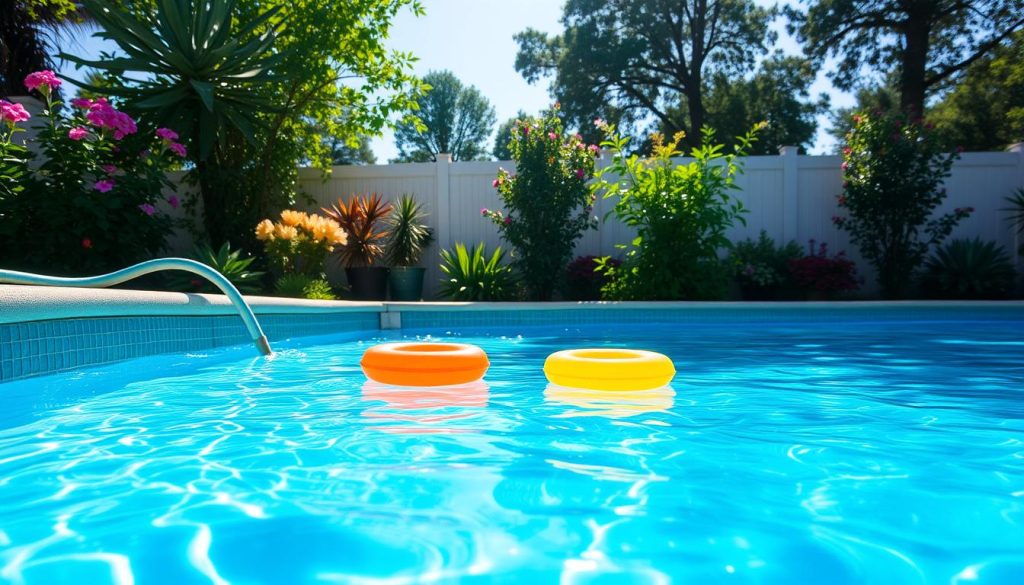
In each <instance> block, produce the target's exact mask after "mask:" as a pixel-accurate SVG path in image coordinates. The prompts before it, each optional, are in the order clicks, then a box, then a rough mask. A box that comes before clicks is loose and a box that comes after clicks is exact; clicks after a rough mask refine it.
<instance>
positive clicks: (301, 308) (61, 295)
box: [0, 285, 1024, 329]
mask: <svg viewBox="0 0 1024 585" xmlns="http://www.w3.org/2000/svg"><path fill="white" fill-rule="evenodd" d="M245 299H246V301H247V302H249V304H250V306H252V309H253V312H254V313H256V314H257V315H289V314H325V313H331V314H334V313H381V314H394V313H399V314H400V313H429V312H523V311H592V310H595V309H596V310H600V311H636V310H659V309H660V310H679V309H686V310H694V311H700V310H715V311H721V310H727V309H739V310H743V309H747V310H755V311H756V310H761V311H764V310H770V311H773V312H791V311H806V310H807V309H810V308H813V309H819V310H836V309H840V310H852V311H856V310H858V309H861V310H863V309H869V310H872V311H876V310H899V309H910V310H916V309H939V310H941V309H956V308H963V307H985V308H987V309H994V310H998V309H1009V310H1015V311H1016V310H1024V300H1008V301H926V300H913V301H756V302H747V301H555V302H443V301H420V302H394V301H315V300H306V299H290V298H280V297H264V296H246V297H245ZM234 314H236V311H235V309H234V307H233V306H232V305H231V303H230V301H228V299H227V297H225V296H224V295H217V294H201V293H178V292H163V291H147V290H129V289H90V288H71V287H69V288H55V287H45V286H21V285H0V324H10V323H26V322H31V321H43V320H55V319H77V318H89V317H125V316H133V317H135V316H168V317H188V316H212V315H234ZM400 323H401V320H400V316H397V317H396V316H392V317H388V316H382V317H381V328H385V329H391V328H398V327H400V326H401V324H400Z"/></svg>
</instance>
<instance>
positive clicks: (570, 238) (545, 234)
mask: <svg viewBox="0 0 1024 585" xmlns="http://www.w3.org/2000/svg"><path fill="white" fill-rule="evenodd" d="M509 146H510V149H511V152H512V158H513V160H515V161H516V173H515V174H511V173H509V172H508V171H506V170H504V169H501V170H500V171H499V172H498V177H497V178H496V179H494V183H493V185H494V187H495V188H496V189H497V190H498V196H499V197H501V200H502V202H503V203H504V206H505V210H504V212H502V211H491V210H488V209H482V210H481V214H482V215H483V216H484V217H487V218H489V219H491V221H493V222H494V223H495V224H496V225H497V226H498V230H499V232H500V233H501V237H502V239H504V240H505V241H506V242H508V243H509V244H510V245H511V246H512V247H513V248H514V249H515V254H514V256H513V264H514V265H515V266H516V268H517V269H518V270H519V273H520V274H521V276H522V282H523V285H524V286H525V287H526V295H527V297H528V298H530V299H531V300H539V301H546V300H550V299H551V297H552V295H553V294H554V292H555V289H556V288H557V286H558V284H559V281H560V280H561V278H562V274H563V273H564V271H565V266H566V264H568V262H569V259H570V258H572V251H573V248H574V247H575V246H576V240H578V239H580V237H582V236H583V232H584V231H585V230H586V229H588V228H592V227H596V223H595V221H594V219H593V218H592V212H593V208H592V207H591V206H592V204H593V196H592V195H591V193H590V189H589V188H588V186H587V181H588V180H590V179H591V178H592V177H593V175H594V157H595V155H596V154H597V153H598V151H599V149H598V148H597V146H593V145H591V146H587V145H586V144H585V143H584V142H583V139H582V137H581V136H580V135H579V134H575V135H566V133H565V131H564V129H563V127H562V120H561V119H560V118H559V116H558V106H557V105H556V106H555V107H554V108H553V109H552V110H551V111H549V112H548V113H547V114H546V115H545V116H544V117H543V118H526V119H523V120H519V121H517V122H516V124H515V129H514V131H513V135H512V141H511V144H510V145H509Z"/></svg>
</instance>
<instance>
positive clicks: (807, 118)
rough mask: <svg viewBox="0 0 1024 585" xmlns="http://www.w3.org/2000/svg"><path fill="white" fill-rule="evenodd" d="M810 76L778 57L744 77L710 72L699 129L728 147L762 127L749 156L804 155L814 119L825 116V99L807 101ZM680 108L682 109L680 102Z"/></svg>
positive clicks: (802, 64) (805, 67)
mask: <svg viewBox="0 0 1024 585" xmlns="http://www.w3.org/2000/svg"><path fill="white" fill-rule="evenodd" d="M814 76H815V70H814V68H813V67H812V66H811V64H810V63H809V62H808V61H807V60H805V59H801V58H799V57H787V56H784V55H782V54H781V53H776V54H774V55H772V57H771V58H769V59H766V60H765V61H764V62H763V63H762V64H761V66H760V67H759V69H758V71H757V72H756V73H755V74H753V75H751V76H750V77H749V78H745V79H737V80H734V79H732V78H731V77H730V76H728V75H726V74H725V73H716V74H714V75H713V76H711V78H710V79H709V80H708V86H707V89H706V90H705V92H704V104H705V107H706V108H707V114H706V122H705V124H706V125H707V126H710V127H711V128H714V129H715V131H716V134H717V136H718V137H719V138H720V139H721V141H722V143H723V144H725V145H726V146H727V147H732V146H734V145H736V137H738V136H743V135H744V134H745V133H746V132H747V131H748V130H750V128H752V127H753V126H754V125H756V124H758V123H759V122H767V123H768V124H767V126H766V127H765V128H763V129H762V130H761V131H760V133H759V134H758V140H757V142H755V143H753V144H752V145H751V146H750V147H749V148H748V149H747V151H748V153H749V154H778V152H779V148H780V147H782V146H798V147H800V148H801V149H802V150H805V151H806V150H807V149H808V148H809V147H810V146H811V145H812V142H813V140H814V136H815V133H816V132H817V129H818V122H817V116H818V115H819V114H822V113H824V112H826V111H827V110H828V104H829V100H828V97H827V96H826V95H825V94H821V95H819V96H816V97H815V98H814V99H811V95H810V87H811V84H812V83H814ZM680 107H681V108H685V107H686V101H685V100H683V101H682V102H681V103H680ZM667 130H668V129H667V128H665V129H663V131H664V132H665V133H667Z"/></svg>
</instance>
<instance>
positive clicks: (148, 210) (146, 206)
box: [139, 203, 156, 217]
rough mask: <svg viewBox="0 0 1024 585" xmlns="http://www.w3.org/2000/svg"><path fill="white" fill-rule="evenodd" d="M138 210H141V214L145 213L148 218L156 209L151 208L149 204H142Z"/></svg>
mask: <svg viewBox="0 0 1024 585" xmlns="http://www.w3.org/2000/svg"><path fill="white" fill-rule="evenodd" d="M139 209H141V210H142V213H145V214H146V215H148V216H150V217H152V216H153V214H154V213H156V207H153V206H152V205H150V204H149V203H143V204H142V205H140V206H139Z"/></svg>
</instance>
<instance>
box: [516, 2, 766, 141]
mask: <svg viewBox="0 0 1024 585" xmlns="http://www.w3.org/2000/svg"><path fill="white" fill-rule="evenodd" d="M775 14H776V11H775V9H774V8H764V7H760V6H757V5H756V4H754V2H752V1H751V0H683V1H679V0H568V1H567V2H566V4H565V7H564V9H563V15H562V24H563V25H564V27H565V30H564V32H563V33H562V34H560V35H555V36H548V35H546V34H544V33H543V32H540V31H537V30H534V29H527V30H525V31H523V32H521V33H519V34H517V35H516V37H515V38H516V40H517V41H518V42H519V54H518V55H517V57H516V64H515V66H516V70H517V71H519V73H521V74H522V75H523V77H524V78H526V80H527V81H529V82H531V83H533V82H536V81H538V80H539V79H540V78H542V77H552V78H553V81H552V84H551V93H552V94H553V95H554V96H555V97H556V98H557V99H558V100H559V102H560V103H561V106H562V111H563V112H564V113H565V114H566V115H567V117H568V119H569V121H570V122H571V123H573V124H575V125H576V126H577V127H579V128H580V129H581V131H584V134H586V132H587V131H589V129H590V128H592V124H591V122H592V120H593V119H594V118H595V117H601V118H604V119H606V120H609V121H611V122H614V123H616V124H619V125H622V123H626V124H630V123H635V122H638V121H644V120H648V119H650V118H654V119H655V120H656V122H657V124H658V125H660V126H661V127H663V128H665V129H666V131H667V133H668V134H670V135H671V134H674V133H675V132H677V131H679V130H683V131H685V132H686V134H687V141H688V143H689V144H690V145H691V146H696V145H697V144H699V143H700V140H701V138H700V137H701V132H700V128H701V127H702V126H704V124H705V122H706V119H705V113H706V106H705V103H704V95H703V92H704V89H705V85H706V81H705V78H706V77H707V76H711V75H714V74H723V75H727V76H732V75H740V74H743V73H745V72H748V71H750V70H751V69H752V68H753V67H754V65H755V63H756V61H757V58H758V57H759V56H760V55H764V54H766V53H767V52H768V50H769V48H770V47H771V46H772V44H773V43H774V42H775V38H776V34H775V33H774V32H773V31H772V30H771V29H770V28H769V24H770V22H771V20H772V18H773V17H774V16H775ZM680 100H685V102H686V108H685V116H682V115H679V114H680V113H681V110H680V109H679V108H678V107H677V106H678V104H679V102H680Z"/></svg>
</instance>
